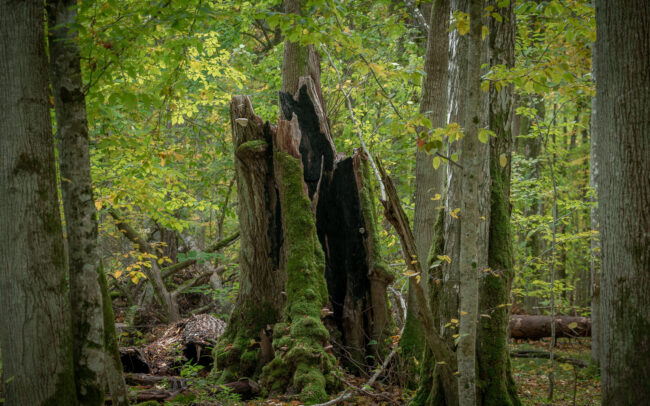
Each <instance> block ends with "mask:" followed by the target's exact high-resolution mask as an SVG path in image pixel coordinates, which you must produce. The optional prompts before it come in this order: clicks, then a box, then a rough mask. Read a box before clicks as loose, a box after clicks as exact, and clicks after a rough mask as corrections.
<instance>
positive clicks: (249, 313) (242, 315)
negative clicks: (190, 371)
mask: <svg viewBox="0 0 650 406" xmlns="http://www.w3.org/2000/svg"><path fill="white" fill-rule="evenodd" d="M230 120H231V125H232V134H233V146H234V151H235V171H236V177H237V195H238V202H239V205H238V216H239V223H240V238H241V249H240V253H239V264H240V272H241V273H240V282H239V294H238V296H237V301H236V303H235V307H234V309H233V312H232V314H231V315H230V319H229V322H228V326H227V328H226V331H225V332H224V334H223V335H222V336H221V337H220V338H219V341H218V343H217V345H216V347H215V355H214V359H215V368H214V373H219V374H220V375H221V381H223V382H230V381H233V380H236V378H237V377H241V376H248V377H253V376H256V375H258V374H259V373H260V372H261V368H262V366H263V362H262V349H261V348H260V346H259V344H256V345H253V346H251V340H253V342H259V341H260V337H261V336H262V335H263V333H264V334H266V332H267V331H268V330H269V329H270V327H272V326H273V325H274V324H275V323H276V322H278V321H279V320H280V318H281V315H282V309H283V306H284V302H285V297H286V293H285V283H286V273H285V270H284V264H285V259H284V258H283V256H282V255H281V253H280V250H281V246H282V241H283V238H284V237H283V230H282V224H281V214H280V203H279V201H278V192H277V191H276V186H275V180H274V169H273V148H272V142H273V141H272V139H271V128H270V126H269V125H268V123H266V124H264V123H263V122H262V119H261V118H260V117H258V116H257V115H255V111H254V110H253V106H252V104H251V101H250V99H249V98H248V97H246V96H235V97H233V99H232V101H231V102H230Z"/></svg>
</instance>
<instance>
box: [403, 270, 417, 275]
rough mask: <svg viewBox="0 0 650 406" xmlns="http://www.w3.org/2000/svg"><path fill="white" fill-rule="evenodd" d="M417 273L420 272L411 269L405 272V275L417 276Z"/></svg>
mask: <svg viewBox="0 0 650 406" xmlns="http://www.w3.org/2000/svg"><path fill="white" fill-rule="evenodd" d="M417 274H418V273H417V272H413V271H411V270H408V271H406V272H404V276H415V275H417Z"/></svg>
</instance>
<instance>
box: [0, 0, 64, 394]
mask: <svg viewBox="0 0 650 406" xmlns="http://www.w3.org/2000/svg"><path fill="white" fill-rule="evenodd" d="M43 11H44V10H43V2H42V1H41V2H38V1H25V2H18V3H10V2H8V1H2V2H0V55H2V57H0V89H2V91H0V106H2V107H1V108H0V134H2V136H0V230H2V237H0V238H2V240H1V241H0V308H2V311H1V312H0V325H2V329H1V331H0V333H1V336H0V347H1V348H2V369H3V374H4V378H5V379H4V380H3V381H2V385H3V391H2V393H3V396H4V401H5V404H7V405H41V404H48V405H75V404H77V395H76V389H75V381H74V369H73V359H72V351H73V346H72V333H71V324H70V323H71V322H70V303H69V300H68V290H67V281H66V269H67V267H66V260H65V252H64V245H63V236H62V231H61V216H60V212H59V203H58V198H57V187H56V169H55V162H54V148H53V141H54V140H53V137H52V123H51V121H50V110H49V107H50V106H49V103H48V64H47V54H46V52H45V28H44V15H43V14H44V13H43Z"/></svg>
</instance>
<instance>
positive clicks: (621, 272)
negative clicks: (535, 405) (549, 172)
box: [595, 0, 650, 405]
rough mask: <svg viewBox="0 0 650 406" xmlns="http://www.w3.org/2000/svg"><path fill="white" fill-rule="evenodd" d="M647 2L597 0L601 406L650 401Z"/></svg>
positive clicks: (649, 39) (649, 19)
mask: <svg viewBox="0 0 650 406" xmlns="http://www.w3.org/2000/svg"><path fill="white" fill-rule="evenodd" d="M648 27H650V2H648V1H642V0H636V1H627V2H623V3H621V2H617V1H611V0H597V1H596V31H597V40H596V58H595V63H596V72H597V79H598V82H597V83H596V91H597V97H596V114H597V115H596V118H595V120H596V121H595V122H596V127H597V130H598V143H597V144H596V148H597V155H596V158H597V159H598V160H600V162H599V164H598V169H599V171H600V173H599V176H598V186H599V190H598V192H599V196H598V209H599V215H600V227H601V228H600V231H601V244H602V251H601V252H602V263H601V270H602V284H601V322H602V326H601V335H600V336H601V340H602V341H601V351H600V354H601V358H600V363H601V376H602V392H603V395H602V402H603V404H606V405H639V404H643V403H647V401H648V399H649V398H650V385H648V381H649V380H650V345H648V343H650V295H648V292H649V291H650V272H649V270H650V215H649V214H648V208H649V207H650V177H649V176H648V174H650V159H648V157H650V91H649V90H648V84H649V83H650V58H649V57H648V49H650V30H648Z"/></svg>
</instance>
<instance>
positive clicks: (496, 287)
mask: <svg viewBox="0 0 650 406" xmlns="http://www.w3.org/2000/svg"><path fill="white" fill-rule="evenodd" d="M488 5H491V6H495V9H496V10H497V12H498V13H499V14H500V15H501V16H502V21H498V20H496V19H494V18H490V19H489V22H488V28H489V31H490V34H489V40H488V41H489V43H488V64H489V66H496V65H504V66H505V67H506V68H512V67H513V66H514V62H515V29H516V26H515V13H514V7H515V6H514V4H513V3H511V4H509V5H508V6H506V7H505V8H497V2H496V1H490V2H488ZM513 93H514V89H513V86H503V87H502V88H501V89H500V90H497V89H496V86H494V85H491V86H490V90H489V128H490V129H491V130H492V131H494V132H495V135H496V136H495V137H493V138H492V139H491V140H490V217H489V218H490V231H489V246H488V250H489V251H488V266H489V269H490V272H487V273H485V274H484V275H482V277H481V283H480V305H479V308H480V313H481V315H487V316H489V318H488V317H481V318H480V324H479V333H478V346H477V357H478V367H479V372H478V373H479V379H480V381H481V385H479V387H480V390H479V398H480V400H479V402H480V404H481V405H484V406H508V405H520V404H521V402H520V401H519V398H518V396H517V390H516V387H515V384H514V380H513V377H512V372H511V370H510V360H509V356H508V323H509V317H508V313H509V311H508V306H506V304H508V303H509V302H510V287H511V285H512V280H513V278H514V266H513V262H514V256H513V248H512V240H511V229H510V168H511V167H510V161H511V151H512V140H513V137H512V133H511V129H512V125H511V121H512V120H513V118H514V116H515V114H514V98H513Z"/></svg>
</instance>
